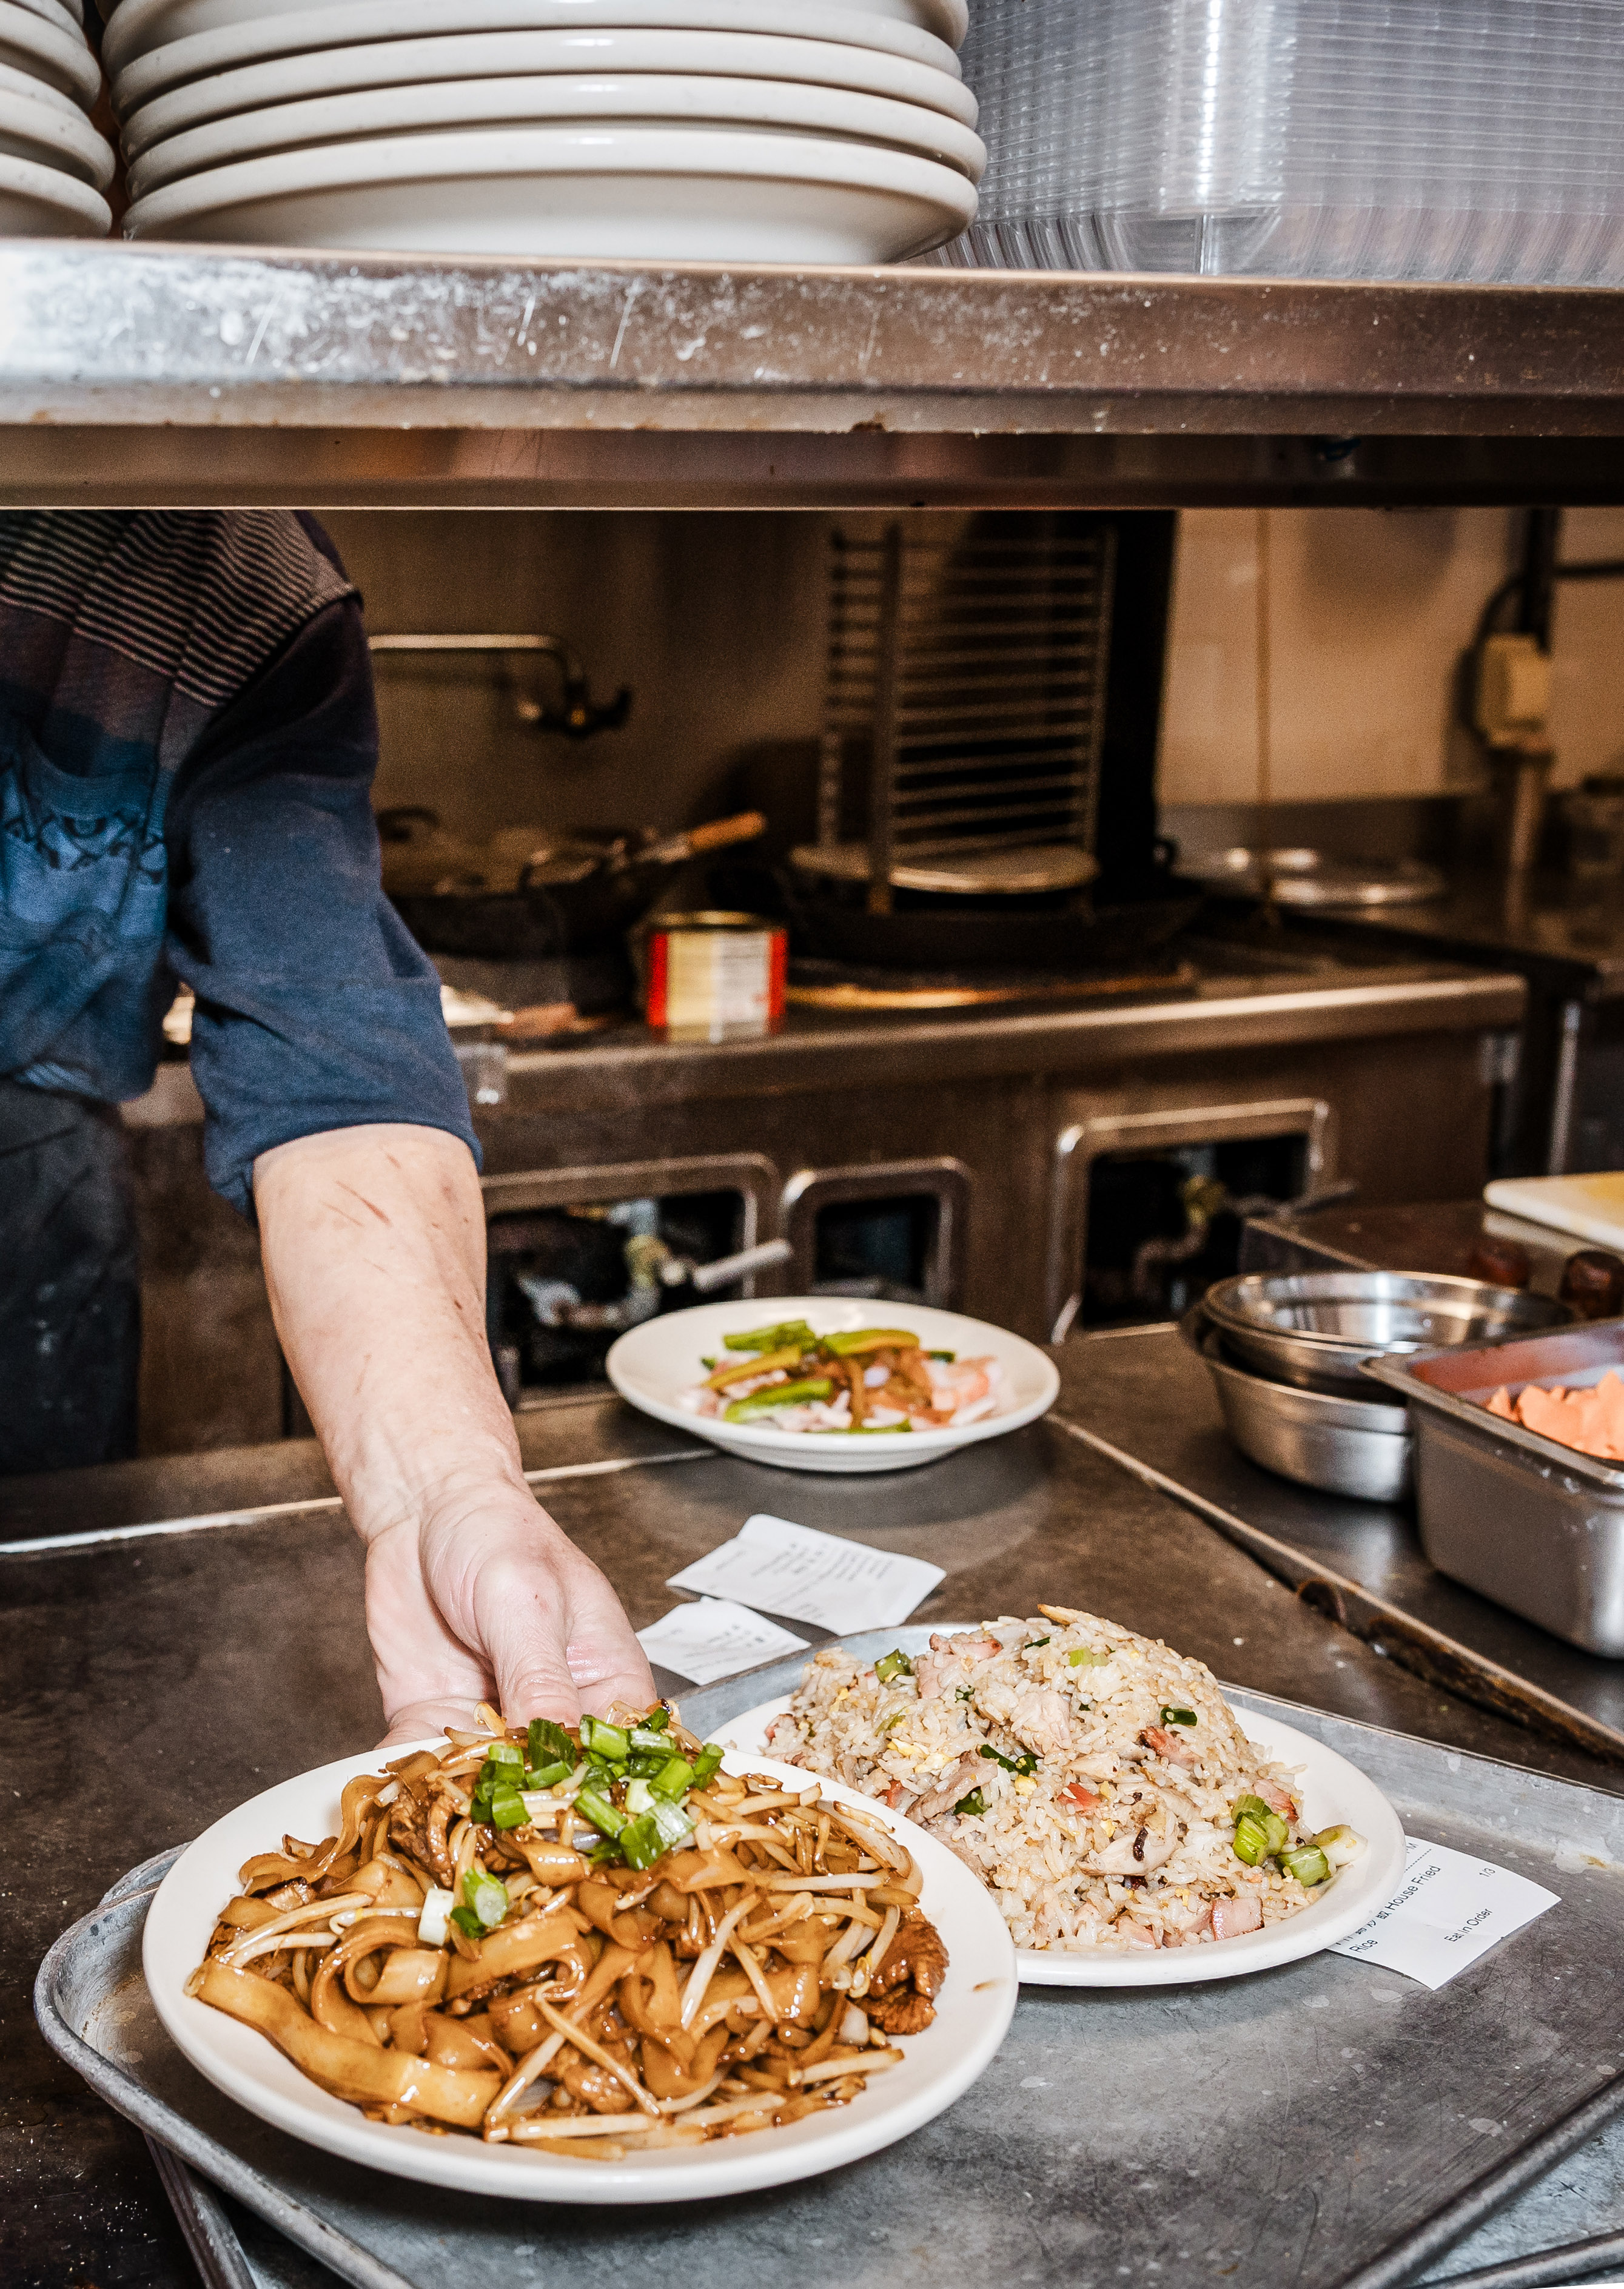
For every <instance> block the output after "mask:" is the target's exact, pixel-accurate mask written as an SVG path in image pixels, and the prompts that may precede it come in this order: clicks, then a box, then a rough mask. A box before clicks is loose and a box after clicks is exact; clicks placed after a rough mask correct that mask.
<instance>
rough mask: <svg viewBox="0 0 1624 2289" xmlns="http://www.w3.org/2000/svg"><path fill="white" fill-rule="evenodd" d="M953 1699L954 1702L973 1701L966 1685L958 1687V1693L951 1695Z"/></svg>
mask: <svg viewBox="0 0 1624 2289" xmlns="http://www.w3.org/2000/svg"><path fill="white" fill-rule="evenodd" d="M953 1698H954V1700H955V1701H974V1700H975V1694H974V1693H972V1692H971V1690H970V1688H969V1687H968V1686H967V1685H961V1686H960V1687H959V1690H958V1692H957V1693H956V1694H955V1695H953Z"/></svg>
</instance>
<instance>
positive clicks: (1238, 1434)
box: [1184, 1272, 1570, 1502]
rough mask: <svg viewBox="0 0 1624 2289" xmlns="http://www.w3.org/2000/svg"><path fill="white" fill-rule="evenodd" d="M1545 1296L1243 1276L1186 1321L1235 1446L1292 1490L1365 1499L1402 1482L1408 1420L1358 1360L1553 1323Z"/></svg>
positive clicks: (1289, 1275) (1380, 1276) (1449, 1284)
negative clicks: (1292, 1486)
mask: <svg viewBox="0 0 1624 2289" xmlns="http://www.w3.org/2000/svg"><path fill="white" fill-rule="evenodd" d="M1569 1316H1570V1314H1569V1312H1568V1311H1567V1309H1566V1307H1565V1305H1564V1304H1557V1303H1555V1302H1553V1301H1552V1300H1551V1299H1550V1298H1549V1297H1548V1296H1530V1295H1526V1294H1524V1292H1523V1291H1522V1290H1520V1289H1518V1288H1493V1287H1490V1286H1489V1285H1487V1284H1486V1283H1485V1281H1483V1280H1459V1279H1452V1278H1448V1277H1446V1276H1444V1275H1442V1274H1431V1273H1421V1272H1248V1273H1245V1274H1243V1275H1242V1277H1241V1278H1239V1279H1238V1280H1222V1281H1221V1282H1220V1283H1219V1285H1218V1286H1217V1287H1215V1288H1211V1289H1209V1291H1208V1293H1207V1295H1206V1299H1205V1301H1204V1302H1203V1303H1201V1304H1198V1306H1197V1307H1196V1309H1195V1311H1193V1312H1191V1313H1190V1315H1189V1316H1188V1318H1187V1319H1186V1320H1185V1322H1184V1333H1185V1336H1186V1340H1187V1341H1188V1342H1190V1344H1191V1345H1192V1346H1193V1347H1194V1349H1195V1350H1196V1351H1197V1352H1198V1353H1199V1354H1200V1356H1201V1358H1202V1359H1203V1360H1205V1362H1206V1368H1207V1370H1208V1372H1209V1373H1210V1374H1211V1376H1212V1378H1213V1382H1214V1387H1215V1388H1216V1391H1217V1393H1218V1403H1219V1405H1220V1406H1221V1407H1222V1409H1223V1418H1224V1422H1225V1424H1227V1426H1228V1429H1229V1433H1230V1438H1231V1439H1233V1440H1234V1441H1235V1444H1236V1445H1237V1446H1238V1448H1240V1450H1241V1452H1242V1454H1243V1455H1246V1456H1250V1458H1251V1459H1252V1461H1253V1462H1254V1463H1261V1464H1262V1465H1263V1466H1264V1468H1265V1469H1266V1470H1270V1471H1276V1472H1278V1473H1279V1474H1280V1475H1281V1476H1282V1477H1283V1478H1287V1479H1295V1480H1296V1481H1297V1483H1298V1484H1299V1485H1300V1486H1307V1487H1318V1488H1320V1489H1321V1490H1322V1491H1323V1492H1325V1493H1326V1494H1336V1495H1356V1496H1357V1497H1359V1498H1360V1499H1362V1500H1364V1501H1366V1502H1397V1501H1399V1500H1401V1499H1402V1498H1403V1497H1404V1496H1405V1495H1407V1494H1408V1492H1409V1490H1410V1483H1411V1471H1412V1452H1411V1440H1410V1431H1409V1416H1408V1413H1407V1410H1406V1409H1405V1407H1404V1405H1403V1404H1402V1402H1401V1401H1398V1402H1396V1401H1395V1400H1389V1398H1387V1397H1386V1396H1385V1395H1384V1394H1383V1393H1382V1392H1381V1386H1380V1385H1379V1384H1374V1383H1373V1382H1372V1381H1371V1380H1370V1379H1369V1377H1368V1376H1365V1374H1364V1372H1363V1368H1362V1364H1361V1363H1362V1362H1363V1361H1364V1360H1367V1359H1371V1358H1377V1357H1380V1358H1388V1359H1391V1358H1395V1357H1400V1358H1401V1357H1404V1356H1405V1355H1406V1354H1407V1353H1410V1352H1426V1351H1437V1350H1439V1349H1441V1348H1442V1347H1443V1346H1445V1345H1446V1344H1490V1343H1496V1342H1499V1341H1500V1340H1501V1338H1503V1337H1508V1336H1517V1335H1527V1334H1530V1333H1532V1332H1533V1331H1535V1330H1536V1329H1540V1328H1552V1327H1557V1326H1560V1325H1562V1324H1563V1323H1564V1322H1565V1321H1566V1320H1567V1319H1568V1318H1569Z"/></svg>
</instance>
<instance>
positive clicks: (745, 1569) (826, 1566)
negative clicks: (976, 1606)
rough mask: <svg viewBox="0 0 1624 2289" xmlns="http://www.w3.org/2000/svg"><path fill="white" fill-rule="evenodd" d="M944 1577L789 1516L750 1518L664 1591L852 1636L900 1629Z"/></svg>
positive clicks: (917, 1560) (917, 1561) (911, 1560)
mask: <svg viewBox="0 0 1624 2289" xmlns="http://www.w3.org/2000/svg"><path fill="white" fill-rule="evenodd" d="M945 1579H946V1576H945V1575H944V1574H943V1569H942V1567H940V1566H930V1565H927V1563H926V1561H925V1560H924V1559H922V1558H899V1557H897V1556H896V1555H895V1554H894V1553H893V1552H892V1551H888V1550H870V1549H867V1548H866V1547H865V1546H864V1544H863V1543H861V1542H846V1541H843V1540H842V1539H841V1538H840V1535H836V1534H817V1533H815V1532H814V1531H813V1529H812V1528H811V1527H807V1526H792V1525H791V1523H790V1521H789V1520H788V1519H785V1518H768V1517H765V1516H760V1517H756V1518H752V1519H745V1521H744V1526H743V1527H742V1528H741V1529H740V1531H739V1533H738V1535H737V1536H736V1539H735V1540H734V1541H732V1542H724V1543H722V1545H721V1548H720V1550H712V1551H711V1553H710V1555H709V1557H708V1558H701V1559H698V1560H697V1563H695V1564H694V1565H692V1566H685V1567H683V1569H682V1571H681V1573H680V1574H673V1575H672V1576H671V1578H670V1580H669V1581H668V1582H667V1583H666V1585H665V1586H666V1588H667V1589H670V1590H695V1591H700V1592H702V1593H704V1594H705V1595H706V1596H708V1597H712V1598H736V1599H737V1600H738V1602H739V1603H740V1605H744V1606H756V1607H764V1608H765V1610H766V1611H767V1612H768V1613H769V1614H782V1615H784V1617H785V1619H786V1620H788V1621H792V1622H813V1623H816V1625H817V1626H818V1627H819V1628H820V1629H825V1630H832V1631H834V1633H835V1635H836V1636H837V1637H845V1636H847V1635H848V1633H849V1632H850V1631H854V1630H886V1629H893V1628H895V1627H896V1624H897V1623H899V1622H905V1621H906V1620H907V1618H908V1616H909V1615H910V1614H911V1613H912V1611H913V1609H914V1607H916V1606H917V1605H918V1604H919V1602H920V1600H921V1599H924V1598H927V1597H928V1596H929V1595H930V1593H931V1591H933V1590H934V1589H935V1586H936V1584H937V1583H938V1582H941V1581H944V1580H945Z"/></svg>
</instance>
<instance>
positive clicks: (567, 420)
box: [0, 241, 1624, 509]
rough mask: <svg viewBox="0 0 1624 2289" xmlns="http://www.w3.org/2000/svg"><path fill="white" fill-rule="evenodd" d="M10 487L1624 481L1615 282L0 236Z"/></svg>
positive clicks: (1623, 303) (477, 496) (1540, 489)
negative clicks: (617, 258) (1187, 273)
mask: <svg viewBox="0 0 1624 2289" xmlns="http://www.w3.org/2000/svg"><path fill="white" fill-rule="evenodd" d="M0 429H4V433H5V451H4V455H0V503H10V504H13V505H20V506H66V507H92V506H124V505H139V506H188V505H197V506H227V505H237V506H252V505H255V504H261V503H265V504H277V505H281V504H286V503H287V502H289V501H297V502H299V503H301V504H303V505H307V506H313V507H329V508H330V507H338V506H407V505H411V504H418V505H422V506H435V505H442V506H481V505H489V506H505V507H519V506H552V507H569V506H592V507H614V506H645V507H649V506H669V507H715V506H800V507H809V506H812V507H816V506H829V507H838V508H840V509H850V508H852V507H854V506H881V507H902V508H908V507H913V506H919V507H924V506H933V507H935V506H954V505H957V506H1008V507H1017V506H1041V507H1050V508H1052V507H1056V506H1158V505H1159V506H1179V505H1182V504H1198V503H1202V502H1212V501H1242V500H1267V501H1274V502H1280V503H1290V502H1294V501H1315V500H1336V501H1357V500H1368V501H1391V502H1400V501H1405V500H1415V501H1421V500H1429V501H1465V500H1482V501H1531V500H1532V501H1540V500H1552V499H1562V500H1567V501H1573V502H1583V501H1617V500H1620V499H1624V294H1619V293H1612V292H1608V291H1602V290H1589V289H1582V290H1581V289H1568V288H1546V287H1465V286H1402V285H1392V286H1389V285H1365V286H1355V285H1346V284H1329V285H1317V284H1313V283H1301V282H1279V281H1272V282H1271V281H1268V280H1256V279H1222V278H1166V277H1155V278H1142V277H1141V278H1136V277H1130V276H1126V275H1115V274H1112V275H1083V274H1073V273H1065V272H1047V273H1045V272H1018V273H1017V272H997V271H985V272H963V271H950V270H944V269H942V268H940V267H898V268H893V269H881V270H857V269H806V270H792V269H787V268H783V269H760V270H740V269H728V268H726V267H721V266H717V265H695V266H692V267H683V268H676V267H672V268H656V267H647V266H642V265H639V264H635V263H594V264H591V265H585V264H569V263H560V262H553V263H531V264H525V263H517V262H511V261H496V260H492V261H474V260H450V259H430V258H402V257H388V256H376V255H373V256H321V255H296V254H290V253H283V252H277V251H274V250H267V251H245V250H220V249H216V250H210V249H206V248H205V249H197V248H191V247H184V246H170V247H165V246H157V245H147V244H143V245H139V246H121V245H116V244H113V243H89V242H68V241H56V242H44V241H41V242H17V241H13V242H10V243H4V244H0Z"/></svg>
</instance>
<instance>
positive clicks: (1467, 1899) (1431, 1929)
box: [1331, 1836, 1559, 1990]
mask: <svg viewBox="0 0 1624 2289" xmlns="http://www.w3.org/2000/svg"><path fill="white" fill-rule="evenodd" d="M1558 1904H1559V1902H1558V1901H1557V1898H1556V1894H1555V1892H1548V1891H1545V1890H1544V1889H1543V1888H1542V1887H1541V1886H1540V1885H1538V1884H1534V1883H1531V1882H1530V1881H1529V1879H1528V1878H1527V1877H1526V1876H1514V1875H1513V1874H1512V1872H1511V1870H1509V1868H1496V1867H1495V1866H1494V1864H1493V1862H1492V1861H1489V1860H1475V1859H1473V1857H1472V1856H1471V1854H1470V1853H1469V1852H1452V1851H1451V1850H1450V1849H1449V1847H1448V1846H1447V1845H1445V1844H1428V1843H1425V1842H1424V1841H1423V1840H1422V1839H1421V1838H1420V1837H1419V1836H1411V1837H1408V1838H1405V1876H1404V1882H1403V1883H1402V1884H1401V1885H1400V1886H1399V1887H1398V1889H1397V1892H1396V1893H1395V1894H1393V1897H1392V1898H1391V1899H1390V1900H1389V1902H1388V1903H1387V1905H1386V1907H1384V1908H1383V1909H1382V1910H1381V1913H1380V1914H1379V1915H1375V1916H1373V1917H1372V1918H1371V1919H1370V1921H1369V1922H1368V1923H1367V1924H1362V1925H1361V1926H1359V1928H1358V1930H1357V1932H1354V1933H1352V1934H1350V1935H1349V1937H1348V1938H1347V1939H1344V1940H1340V1941H1338V1942H1337V1943H1336V1945H1335V1946H1334V1947H1333V1949H1332V1950H1331V1952H1332V1954H1333V1955H1351V1956H1354V1957H1356V1958H1357V1960H1358V1961H1359V1962H1361V1963H1380V1964H1384V1965H1385V1966H1386V1967H1387V1968H1388V1970H1389V1971H1402V1972H1403V1973H1404V1974H1405V1978H1406V1979H1418V1980H1420V1982H1421V1985H1422V1986H1423V1987H1430V1988H1432V1989H1434V1990H1437V1989H1438V1988H1440V1987H1446V1986H1447V1985H1448V1983H1449V1982H1450V1981H1451V1980H1452V1979H1453V1977H1454V1976H1455V1974H1456V1973H1457V1972H1460V1971H1464V1970H1465V1969H1466V1967H1467V1966H1468V1964H1470V1963H1476V1962H1477V1958H1478V1957H1479V1956H1480V1955H1486V1954H1487V1953H1488V1951H1489V1950H1490V1948H1492V1947H1493V1946H1495V1945H1497V1943H1498V1942H1500V1941H1501V1940H1502V1939H1507V1938H1509V1936H1510V1934H1512V1933H1513V1932H1517V1931H1521V1930H1522V1928H1523V1926H1524V1924H1531V1923H1532V1921H1533V1919H1534V1918H1535V1917H1536V1916H1542V1915H1543V1914H1544V1913H1545V1911H1546V1910H1547V1909H1548V1908H1554V1907H1556V1906H1557V1905H1558Z"/></svg>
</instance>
